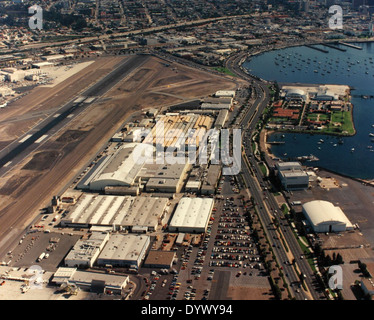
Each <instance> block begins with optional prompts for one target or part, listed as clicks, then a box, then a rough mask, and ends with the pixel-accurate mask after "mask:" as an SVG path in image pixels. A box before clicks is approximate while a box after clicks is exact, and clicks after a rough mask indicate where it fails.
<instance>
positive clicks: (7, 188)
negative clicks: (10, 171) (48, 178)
mask: <svg viewBox="0 0 374 320" xmlns="http://www.w3.org/2000/svg"><path fill="white" fill-rule="evenodd" d="M38 176H39V174H35V173H27V174H24V175H22V176H18V175H14V176H13V177H11V178H10V179H9V180H8V181H7V183H6V184H5V185H3V187H2V188H1V189H0V194H1V195H4V196H10V195H11V196H13V198H16V197H17V196H18V195H20V194H22V192H23V190H25V189H26V188H27V187H28V186H29V185H30V184H31V182H35V181H36V180H37V178H38Z"/></svg>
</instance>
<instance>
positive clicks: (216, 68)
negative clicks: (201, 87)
mask: <svg viewBox="0 0 374 320" xmlns="http://www.w3.org/2000/svg"><path fill="white" fill-rule="evenodd" d="M213 69H214V70H216V71H219V72H222V73H225V74H227V75H229V76H232V77H236V74H234V73H232V72H231V71H230V70H229V69H227V68H225V67H214V68H213Z"/></svg>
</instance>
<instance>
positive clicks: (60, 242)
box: [8, 231, 81, 271]
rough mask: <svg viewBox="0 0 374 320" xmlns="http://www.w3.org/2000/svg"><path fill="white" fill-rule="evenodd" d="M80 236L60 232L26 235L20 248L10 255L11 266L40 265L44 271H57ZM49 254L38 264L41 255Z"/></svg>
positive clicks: (41, 232)
mask: <svg viewBox="0 0 374 320" xmlns="http://www.w3.org/2000/svg"><path fill="white" fill-rule="evenodd" d="M80 237H81V236H80V235H69V234H62V233H60V232H49V233H46V232H43V231H39V232H33V233H29V234H27V235H25V236H24V237H23V239H22V240H21V241H20V243H19V244H18V246H17V247H16V248H15V249H14V250H13V251H12V252H11V253H8V258H9V261H10V263H9V266H12V267H30V266H32V265H35V264H38V265H40V266H41V267H42V268H43V270H47V271H56V270H57V267H58V265H59V264H60V263H61V262H62V261H63V259H64V257H65V256H66V254H67V252H68V251H69V250H70V249H71V248H72V247H73V246H74V244H75V243H76V242H77V240H78V239H79V238H80ZM42 252H44V253H46V254H47V253H48V254H49V255H48V256H47V258H46V257H44V258H43V259H42V260H41V261H40V262H38V261H37V260H38V257H39V256H40V255H41V253H42Z"/></svg>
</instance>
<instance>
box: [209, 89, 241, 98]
mask: <svg viewBox="0 0 374 320" xmlns="http://www.w3.org/2000/svg"><path fill="white" fill-rule="evenodd" d="M235 94H236V92H235V90H218V91H216V93H215V94H214V95H215V96H216V97H232V98H235Z"/></svg>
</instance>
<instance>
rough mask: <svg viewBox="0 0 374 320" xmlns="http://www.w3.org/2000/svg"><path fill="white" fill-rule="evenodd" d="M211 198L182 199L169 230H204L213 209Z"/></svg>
mask: <svg viewBox="0 0 374 320" xmlns="http://www.w3.org/2000/svg"><path fill="white" fill-rule="evenodd" d="M213 204H214V201H213V199H211V198H188V197H184V198H182V199H181V200H180V202H179V204H178V207H177V209H176V211H175V213H174V215H173V218H172V220H171V222H170V225H169V230H176V231H182V232H204V231H205V229H206V227H207V225H208V222H209V218H210V215H211V213H212V210H213Z"/></svg>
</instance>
